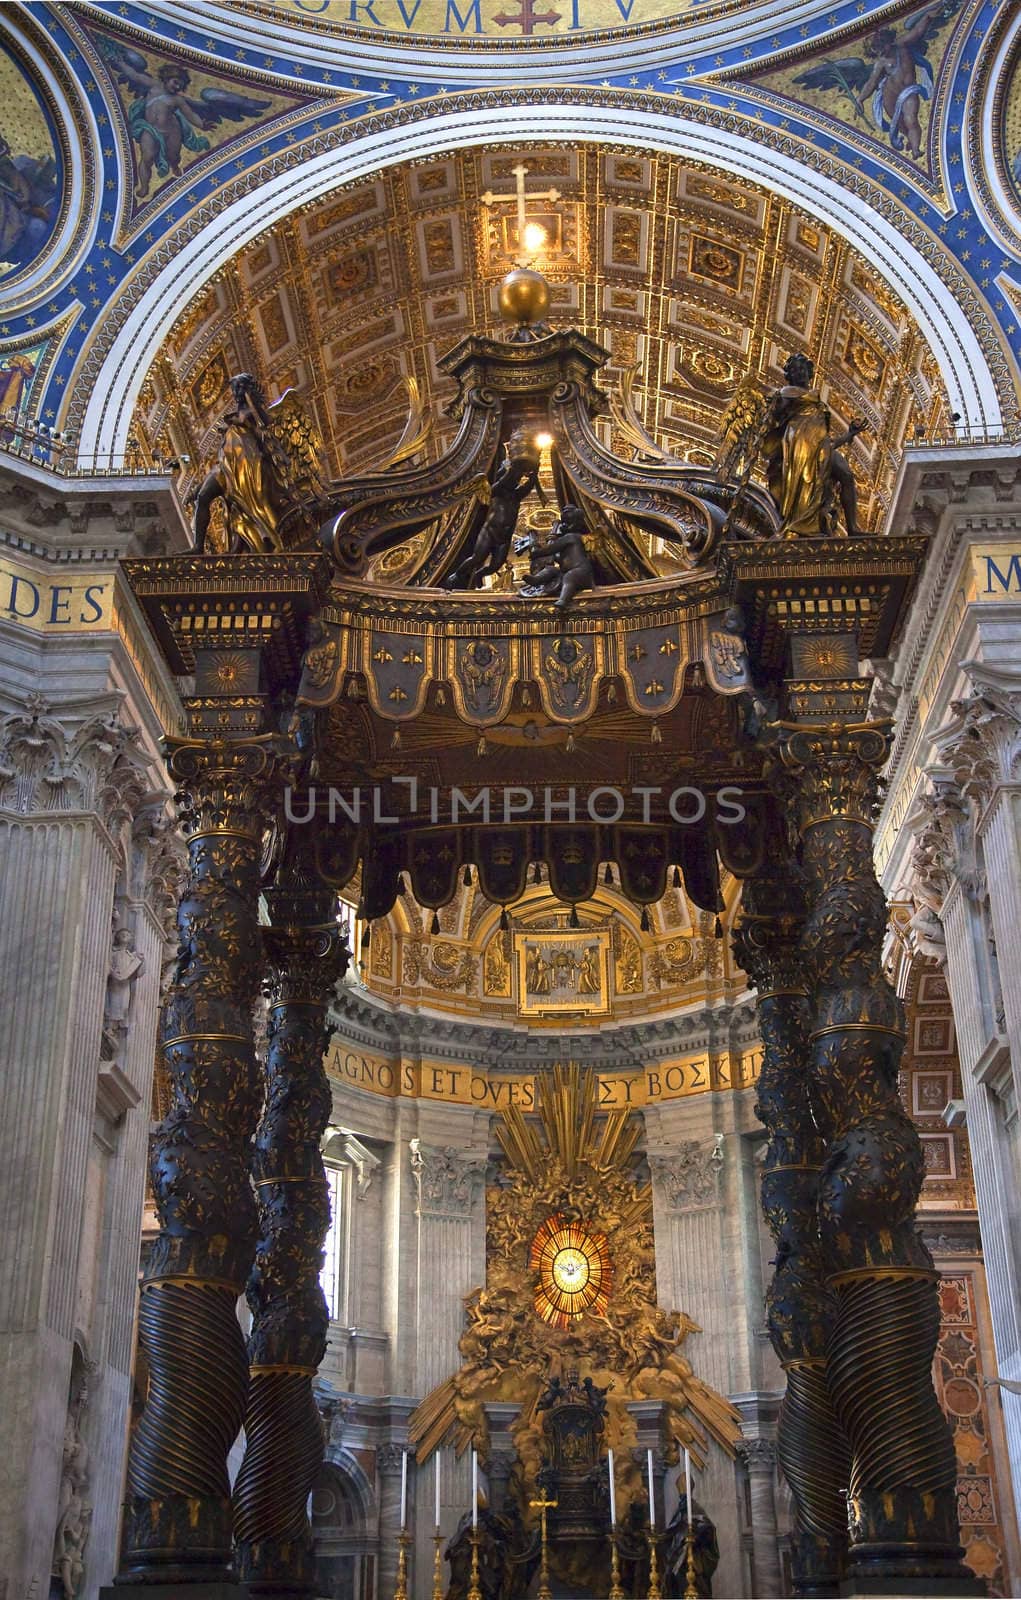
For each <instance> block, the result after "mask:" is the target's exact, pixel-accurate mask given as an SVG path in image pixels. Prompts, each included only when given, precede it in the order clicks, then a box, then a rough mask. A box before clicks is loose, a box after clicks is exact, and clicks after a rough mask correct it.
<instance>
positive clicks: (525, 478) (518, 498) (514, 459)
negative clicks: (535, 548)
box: [446, 428, 546, 589]
mask: <svg viewBox="0 0 1021 1600" xmlns="http://www.w3.org/2000/svg"><path fill="white" fill-rule="evenodd" d="M506 451H507V455H506V458H505V460H504V461H502V462H501V464H500V467H499V469H498V470H497V473H496V476H495V478H494V479H493V482H492V484H490V485H488V486H485V485H480V486H479V487H480V491H481V493H482V497H483V498H484V499H485V498H487V496H486V487H488V505H489V510H488V512H487V513H486V518H485V521H484V522H483V524H482V526H481V528H480V529H479V531H478V533H477V534H476V535H475V543H474V545H473V546H472V550H471V554H470V555H468V556H466V557H465V559H464V560H463V561H462V562H461V563H460V564H459V565H458V566H456V567H455V568H454V570H453V572H452V573H451V574H450V576H449V577H448V578H447V580H446V587H447V588H448V589H477V588H479V586H480V585H481V583H482V580H483V578H486V577H489V576H490V575H491V574H492V573H494V572H499V570H500V568H501V567H502V566H503V565H504V563H505V562H506V560H507V556H508V554H509V553H510V547H511V539H512V538H513V537H514V529H515V528H516V527H517V522H518V513H519V512H520V510H521V504H522V501H524V500H527V498H528V496H529V495H530V494H532V493H533V491H534V492H535V493H536V494H537V495H538V497H539V499H540V501H541V502H542V504H543V505H545V504H546V496H545V495H544V494H543V491H542V486H541V485H540V483H539V459H540V454H539V447H538V445H537V444H536V443H535V440H534V439H533V438H532V437H531V435H530V434H529V433H527V432H526V431H525V429H524V428H518V429H516V430H515V432H514V433H512V434H511V436H510V438H509V440H508V441H507V445H506Z"/></svg>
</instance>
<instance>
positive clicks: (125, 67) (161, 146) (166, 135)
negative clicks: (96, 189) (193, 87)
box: [100, 38, 273, 200]
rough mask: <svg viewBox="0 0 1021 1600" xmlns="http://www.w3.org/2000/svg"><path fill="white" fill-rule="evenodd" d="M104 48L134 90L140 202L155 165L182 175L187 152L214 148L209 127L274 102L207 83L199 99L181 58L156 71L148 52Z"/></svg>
mask: <svg viewBox="0 0 1021 1600" xmlns="http://www.w3.org/2000/svg"><path fill="white" fill-rule="evenodd" d="M100 47H101V49H102V51H103V54H104V55H105V56H106V59H107V61H108V62H109V63H110V66H111V67H112V68H113V71H114V72H115V73H116V75H117V77H118V78H119V79H120V80H121V82H122V83H126V84H127V85H128V87H129V88H131V89H133V90H134V92H135V98H134V99H133V100H132V101H131V104H130V105H129V107H128V128H129V130H130V132H131V137H132V138H133V139H134V141H135V143H136V144H137V145H138V153H139V160H138V181H137V183H136V185H135V194H136V195H137V196H138V198H139V199H140V200H144V199H145V197H146V195H147V194H148V193H149V186H150V184H151V183H152V175H153V169H154V168H155V171H156V175H157V177H159V178H161V179H162V178H167V177H170V176H171V175H173V176H174V177H175V178H176V177H180V174H181V162H182V156H183V153H184V152H185V151H186V150H187V151H193V152H194V153H195V154H200V153H201V152H203V151H206V150H209V149H211V148H212V147H211V145H210V143H209V140H208V139H207V138H206V137H205V135H206V133H207V132H208V131H209V129H210V128H215V127H217V126H218V125H219V124H220V123H221V122H223V121H229V122H245V121H248V120H249V119H250V118H252V117H256V116H258V115H259V113H260V112H262V111H268V110H269V109H270V107H271V106H272V104H273V102H272V100H256V99H254V98H253V97H252V96H250V95H244V94H237V93H235V91H234V90H233V89H222V88H218V87H215V86H213V85H206V87H205V88H203V89H201V90H200V91H199V95H198V98H197V99H194V98H192V97H191V96H190V95H189V94H188V93H187V90H188V88H189V86H190V84H191V74H190V73H189V72H188V71H187V69H186V68H185V67H182V66H180V65H179V64H178V63H177V62H176V61H166V62H163V63H162V65H160V66H159V67H157V68H156V69H155V70H153V69H152V68H151V67H150V66H149V63H148V61H147V60H146V58H145V56H143V55H141V54H140V53H139V52H138V51H137V50H131V49H129V48H128V47H127V46H126V45H123V44H119V43H116V44H115V43H114V41H113V40H112V39H105V38H101V39H100Z"/></svg>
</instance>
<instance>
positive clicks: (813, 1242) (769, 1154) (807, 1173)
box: [734, 863, 851, 1596]
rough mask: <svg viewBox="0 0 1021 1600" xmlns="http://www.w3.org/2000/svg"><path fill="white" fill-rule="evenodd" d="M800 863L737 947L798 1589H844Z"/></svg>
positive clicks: (842, 1510)
mask: <svg viewBox="0 0 1021 1600" xmlns="http://www.w3.org/2000/svg"><path fill="white" fill-rule="evenodd" d="M803 916H804V903H803V895H802V892H801V886H800V884H799V882H798V877H797V870H796V868H795V867H794V864H793V863H791V864H790V867H789V869H788V870H787V871H786V872H785V873H784V875H783V877H781V876H780V875H779V874H775V875H770V874H767V873H763V874H762V875H760V876H759V877H757V878H754V879H752V880H750V881H749V882H748V883H747V884H746V885H745V888H744V893H743V896H742V910H741V922H740V925H739V926H738V928H737V930H736V933H735V938H734V952H735V955H736V956H737V958H738V960H739V961H740V963H741V965H742V966H743V968H744V970H745V972H747V974H748V976H749V977H750V978H751V980H752V982H753V983H754V984H755V987H756V989H757V991H758V998H757V1005H758V1015H759V1029H760V1032H761V1035H762V1044H763V1052H764V1054H763V1063H762V1072H761V1074H760V1077H759V1084H758V1097H757V1100H756V1105H755V1110H756V1114H757V1115H758V1117H759V1119H760V1121H761V1122H762V1123H763V1125H764V1127H765V1129H766V1131H767V1133H768V1135H769V1145H768V1147H767V1150H766V1159H765V1162H764V1165H763V1170H762V1210H763V1214H764V1216H765V1218H766V1222H767V1224H768V1226H769V1230H770V1232H771V1233H772V1235H773V1238H774V1239H775V1241H776V1259H775V1271H774V1274H773V1280H772V1282H771V1284H770V1286H769V1289H768V1290H767V1294H766V1321H767V1325H768V1327H769V1336H770V1341H771V1343H772V1346H773V1349H774V1350H775V1351H776V1354H777V1356H778V1358H779V1360H780V1363H781V1365H782V1366H783V1369H784V1372H785V1374H786V1377H787V1391H786V1394H785V1396H784V1399H783V1402H782V1404H781V1407H780V1415H779V1418H778V1421H777V1432H776V1448H777V1455H778V1456H779V1459H780V1464H781V1466H782V1467H783V1472H784V1477H785V1478H786V1479H787V1482H788V1484H789V1485H790V1489H791V1494H792V1496H793V1498H794V1508H795V1526H794V1542H793V1548H792V1563H793V1569H794V1584H795V1592H796V1593H797V1594H799V1595H805V1596H808V1595H820V1596H821V1595H835V1594H837V1593H838V1592H839V1588H838V1585H839V1582H840V1578H841V1575H842V1570H843V1564H844V1557H845V1553H846V1549H847V1505H846V1501H845V1498H844V1496H845V1493H846V1490H847V1486H848V1482H849V1481H850V1465H851V1462H850V1449H849V1447H848V1443H847V1439H846V1437H845V1435H844V1432H843V1430H842V1428H841V1427H840V1424H839V1423H838V1422H837V1419H836V1416H835V1414H834V1411H833V1405H832V1402H831V1399H830V1393H829V1387H828V1384H827V1379H826V1344H827V1339H828V1337H829V1333H830V1330H831V1327H832V1323H833V1313H834V1302H833V1296H832V1294H831V1292H830V1291H829V1290H828V1289H827V1287H826V1284H825V1266H824V1262H823V1253H822V1245H821V1241H820V1238H819V1221H818V1216H817V1209H816V1208H817V1199H818V1188H819V1172H820V1169H821V1167H822V1161H823V1155H824V1152H825V1148H826V1140H825V1136H824V1132H823V1130H822V1129H821V1128H820V1127H819V1125H818V1123H817V1120H816V1116H815V1114H814V1110H813V1107H812V1104H811V1102H810V1098H809V1092H808V1078H807V1067H808V1054H809V1044H808V987H809V986H808V979H807V977H806V973H805V968H804V964H803V962H802V960H801V953H800V949H799V939H800V934H801V924H802V920H803Z"/></svg>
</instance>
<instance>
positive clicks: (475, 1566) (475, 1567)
mask: <svg viewBox="0 0 1021 1600" xmlns="http://www.w3.org/2000/svg"><path fill="white" fill-rule="evenodd" d="M468 1600H482V1589H481V1586H480V1584H479V1530H478V1528H473V1529H472V1573H471V1582H470V1583H469V1585H468Z"/></svg>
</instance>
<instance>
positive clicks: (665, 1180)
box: [649, 1134, 724, 1211]
mask: <svg viewBox="0 0 1021 1600" xmlns="http://www.w3.org/2000/svg"><path fill="white" fill-rule="evenodd" d="M723 1162H724V1154H723V1135H722V1134H717V1135H716V1136H715V1138H714V1139H713V1142H712V1144H711V1145H705V1144H703V1143H702V1142H701V1140H699V1139H685V1140H682V1142H681V1143H680V1144H678V1145H677V1146H675V1148H674V1149H673V1150H671V1152H670V1154H669V1155H650V1156H649V1166H650V1168H651V1169H652V1177H653V1181H654V1182H655V1183H656V1184H657V1185H658V1186H659V1188H660V1190H661V1192H662V1193H663V1195H664V1196H665V1199H666V1203H667V1205H668V1206H669V1207H670V1210H671V1211H688V1210H691V1209H692V1208H700V1207H702V1208H704V1207H707V1206H714V1205H716V1204H718V1202H719V1197H720V1176H721V1174H722V1172H723Z"/></svg>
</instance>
